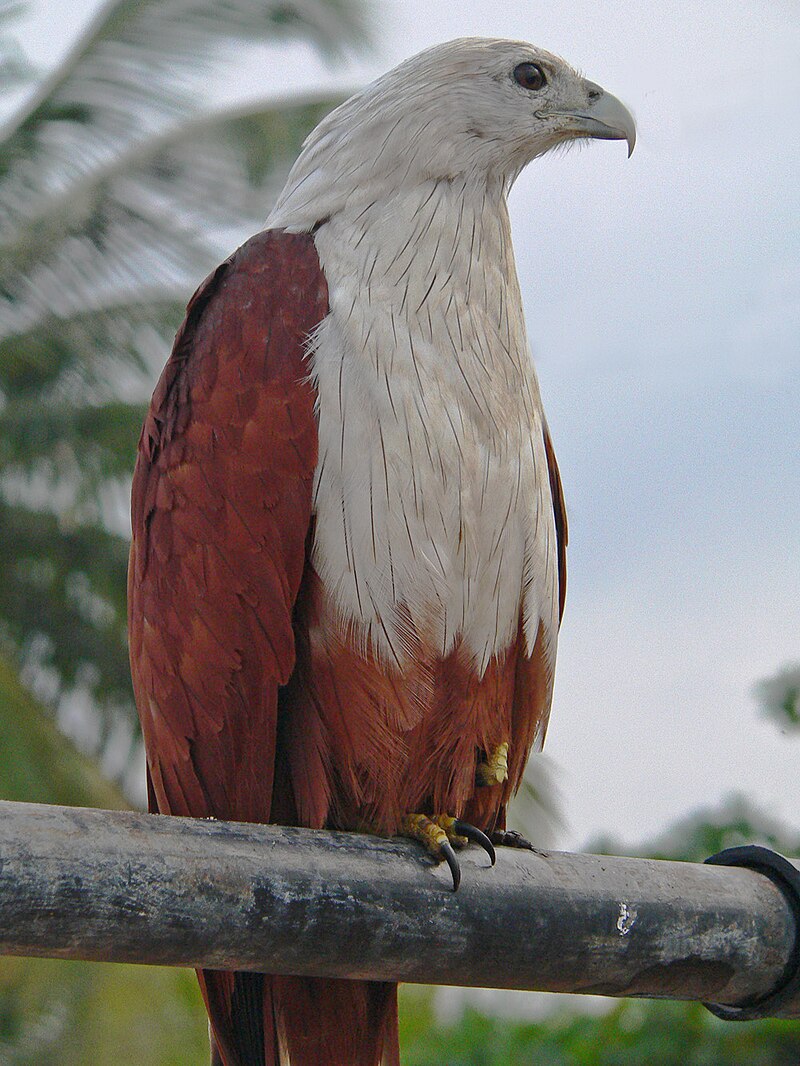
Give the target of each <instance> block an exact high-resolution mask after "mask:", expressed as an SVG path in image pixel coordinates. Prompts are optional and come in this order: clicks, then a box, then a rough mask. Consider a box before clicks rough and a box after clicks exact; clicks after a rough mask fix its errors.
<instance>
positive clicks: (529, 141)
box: [273, 37, 636, 224]
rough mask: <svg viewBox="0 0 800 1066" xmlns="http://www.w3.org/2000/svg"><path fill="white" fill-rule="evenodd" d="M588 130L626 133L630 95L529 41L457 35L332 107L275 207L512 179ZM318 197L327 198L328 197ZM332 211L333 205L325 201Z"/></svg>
mask: <svg viewBox="0 0 800 1066" xmlns="http://www.w3.org/2000/svg"><path fill="white" fill-rule="evenodd" d="M583 138H600V139H604V140H624V141H627V144H628V155H630V153H631V152H632V151H633V146H634V142H635V139H636V127H635V124H634V120H633V116H632V115H631V113H630V112H629V111H628V110H627V108H625V107H624V105H623V104H622V103H620V101H619V100H618V99H617V98H616V97H615V96H612V95H611V94H610V93H607V92H606V91H605V90H604V89H602V88H601V87H600V86H599V85H596V84H595V83H594V82H591V81H587V80H586V79H585V78H583V77H582V76H581V75H580V74H579V73H578V72H577V71H576V70H574V69H573V68H572V67H571V66H570V65H569V64H568V63H565V62H564V60H563V59H560V58H559V57H558V56H555V55H553V54H552V53H550V52H546V51H544V50H543V49H541V48H536V47H534V46H533V45H531V44H526V43H525V42H522V41H506V40H495V39H489V38H482V37H467V38H460V39H458V40H455V41H449V42H447V43H446V44H440V45H436V46H435V47H433V48H429V49H427V50H426V51H424V52H420V53H419V54H418V55H416V56H413V57H412V58H411V59H408V60H406V61H405V62H403V63H401V64H400V65H399V66H397V67H395V68H394V69H393V70H391V71H389V72H388V73H387V74H384V75H383V76H382V77H380V78H378V79H377V80H376V81H374V82H372V84H370V85H368V86H367V87H366V88H364V89H362V90H361V91H360V92H359V93H357V94H356V95H355V96H353V97H351V98H350V99H349V100H347V101H346V102H345V103H344V104H342V105H341V106H340V107H338V108H337V109H336V110H335V111H333V112H331V114H330V115H328V116H327V117H326V118H325V119H323V121H322V122H321V123H320V124H319V126H318V127H317V128H316V129H315V130H314V131H313V132H312V133H311V135H310V136H309V138H308V140H307V141H306V144H305V146H304V149H303V152H302V154H301V155H300V157H299V159H298V161H297V163H296V164H295V167H294V169H293V171H292V174H291V175H290V178H289V182H288V184H287V187H286V190H285V191H284V193H283V196H282V197H281V200H280V201H279V204H278V208H277V209H276V212H275V213H274V214H273V219H274V218H275V216H276V215H277V222H274V223H273V224H284V223H283V221H282V220H281V216H282V215H283V216H286V215H287V211H286V210H280V209H281V208H284V207H289V206H290V204H289V201H290V200H291V207H292V209H293V210H292V211H290V212H288V214H289V215H291V214H295V215H296V213H297V210H298V209H299V208H301V205H302V204H303V203H306V204H308V205H310V201H311V200H312V199H317V197H320V198H321V199H322V200H323V201H324V200H326V199H328V200H336V199H337V197H336V196H335V195H332V194H333V187H334V186H337V187H338V191H339V197H341V195H342V194H343V193H344V192H345V187H349V188H350V189H352V190H353V191H354V192H355V191H356V190H362V191H366V190H370V192H371V193H375V192H377V193H378V194H379V195H380V194H386V193H389V194H390V193H391V190H392V186H395V187H397V186H401V185H405V184H408V183H415V182H420V181H429V180H431V179H434V180H437V179H441V180H444V179H449V180H453V179H459V178H465V179H467V180H475V181H477V182H499V184H500V185H502V186H503V187H504V188H507V187H508V186H509V185H510V184H511V182H512V181H513V180H514V179H515V178H516V176H517V175H518V174H519V172H520V170H521V169H522V168H523V167H524V166H525V165H526V164H527V163H529V162H530V161H531V160H532V159H534V158H536V157H537V156H540V155H543V154H544V153H545V152H547V151H549V150H550V149H552V148H555V147H557V146H559V145H562V144H564V143H566V142H569V141H575V140H579V139H583ZM317 206H320V205H319V204H318V205H317ZM325 213H326V214H327V213H330V211H329V210H328V209H327V208H326V209H325Z"/></svg>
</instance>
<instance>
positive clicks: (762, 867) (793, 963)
mask: <svg viewBox="0 0 800 1066" xmlns="http://www.w3.org/2000/svg"><path fill="white" fill-rule="evenodd" d="M705 861H706V862H707V863H709V864H711V865H712V866H744V867H746V868H747V869H749V870H756V871H757V872H758V873H760V874H763V875H764V876H765V877H768V878H769V879H770V881H772V883H773V884H774V885H776V886H777V887H778V888H779V889H780V890H781V892H782V893H783V895H784V897H785V899H786V902H787V903H788V904H789V907H790V909H791V911H792V914H793V915H794V928H795V932H794V945H793V947H792V951H791V953H790V955H789V958H788V960H787V963H786V968H785V969H784V971H783V974H782V975H781V978H780V980H779V981H778V983H777V984H776V985H775V988H774V989H773V990H772V991H771V992H768V993H767V994H766V995H765V996H757V997H755V998H753V999H750V1000H746V1001H745V1002H743V1003H738V1004H737V1005H736V1006H735V1007H728V1006H725V1005H723V1004H721V1003H705V1004H704V1006H705V1007H707V1008H708V1010H710V1011H711V1013H712V1014H715V1015H716V1016H717V1017H718V1018H724V1019H725V1021H731V1022H749V1021H753V1020H754V1019H756V1018H775V1017H780V1015H781V1011H780V1008H781V1007H782V1006H783V1004H784V1003H787V1002H789V1001H791V1000H795V1001H797V1002H800V870H798V869H797V867H796V866H795V865H794V863H792V862H790V861H789V860H788V859H786V858H784V857H783V855H779V854H778V852H777V851H772V850H771V849H770V848H763V847H760V846H759V845H757V844H747V845H745V846H744V847H740V848H726V849H725V850H724V851H719V852H717V854H716V855H711V856H709V858H707V859H706V860H705ZM796 1010H797V1008H796V1006H795V1010H794V1011H793V1012H792V1013H791V1014H790V1015H788V1016H789V1017H797V1013H796ZM786 1016H787V1015H784V1017H786Z"/></svg>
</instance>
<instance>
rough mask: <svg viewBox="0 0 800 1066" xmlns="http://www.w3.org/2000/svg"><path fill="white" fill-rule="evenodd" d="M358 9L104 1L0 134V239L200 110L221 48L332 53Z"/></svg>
mask: <svg viewBox="0 0 800 1066" xmlns="http://www.w3.org/2000/svg"><path fill="white" fill-rule="evenodd" d="M359 11H360V8H359V7H358V6H356V5H354V4H353V3H351V2H348V0H111V2H109V3H107V4H106V5H105V6H104V7H103V8H102V9H101V10H100V12H99V13H98V15H97V16H96V18H95V19H94V21H93V22H92V24H91V25H90V27H89V28H88V30H87V31H86V33H85V34H84V35H83V37H82V38H81V40H80V41H78V43H77V45H76V46H75V48H74V49H73V51H72V52H71V54H70V56H69V57H68V58H67V60H66V61H65V62H64V64H62V66H61V67H60V68H59V69H58V70H57V71H56V72H55V73H54V74H53V75H52V77H51V78H49V79H47V80H46V81H45V82H44V83H43V85H42V86H41V87H40V90H39V91H38V93H36V94H35V96H34V97H33V98H32V99H31V100H30V101H29V102H28V103H27V105H26V106H25V108H24V109H23V111H22V112H21V113H20V114H18V115H17V116H15V117H14V118H13V119H12V120H11V122H10V123H9V124H8V127H7V129H6V132H5V136H0V233H6V232H8V231H9V230H10V231H12V232H13V230H14V229H15V228H16V226H17V225H18V223H19V220H20V219H21V218H25V217H30V215H31V214H33V215H35V214H38V212H39V211H40V210H41V207H42V203H43V202H46V201H47V200H49V199H50V198H51V197H52V196H54V195H58V193H59V192H63V191H64V190H66V189H68V188H69V187H70V186H72V185H73V184H75V183H76V182H78V181H80V179H81V178H82V176H83V175H85V174H87V173H90V172H92V171H95V170H97V169H98V167H102V166H105V165H107V164H108V163H109V161H110V160H112V159H114V158H116V157H117V156H118V155H119V154H121V153H124V152H126V151H127V150H128V149H129V147H130V146H131V145H132V144H136V143H139V142H141V141H143V140H146V139H147V138H148V137H149V136H151V135H152V133H153V132H154V131H156V130H161V129H163V128H164V126H165V124H167V123H168V122H170V121H173V122H174V121H175V120H176V118H178V117H180V116H186V115H189V114H191V113H193V112H196V111H197V110H198V107H202V102H203V101H202V96H201V94H200V93H199V92H198V88H197V84H196V79H197V75H198V71H199V70H201V69H203V68H205V69H207V70H210V69H211V68H212V67H213V66H214V64H215V63H218V62H219V60H220V59H221V58H222V55H223V49H222V48H221V46H222V45H224V44H229V43H230V42H231V41H232V40H236V39H239V40H249V41H253V40H261V41H280V40H284V39H286V38H287V37H294V38H297V39H303V40H311V41H312V42H313V43H315V44H316V45H318V46H320V47H322V48H324V49H326V50H327V51H333V52H339V51H341V50H342V49H343V48H344V47H345V45H348V44H353V43H355V42H358V41H360V40H362V39H363V28H362V24H361V19H360V18H359V17H358V12H359ZM192 79H194V80H195V84H194V86H193V91H190V88H192Z"/></svg>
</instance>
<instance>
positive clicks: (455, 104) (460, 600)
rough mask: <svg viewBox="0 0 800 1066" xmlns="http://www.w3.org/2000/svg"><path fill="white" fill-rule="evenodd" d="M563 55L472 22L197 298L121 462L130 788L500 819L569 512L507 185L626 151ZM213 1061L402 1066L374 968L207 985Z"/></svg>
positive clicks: (533, 711)
mask: <svg viewBox="0 0 800 1066" xmlns="http://www.w3.org/2000/svg"><path fill="white" fill-rule="evenodd" d="M634 136H635V132H634V122H633V119H632V117H631V115H630V114H629V112H628V111H627V110H626V109H625V108H624V107H623V105H622V104H621V103H620V102H619V101H618V100H617V99H616V98H615V97H613V96H611V95H610V94H609V93H607V92H605V91H604V90H603V89H602V88H600V86H599V85H595V84H594V83H593V82H590V81H587V80H586V79H584V78H583V77H581V76H580V75H579V74H578V73H577V72H576V71H575V70H573V69H572V68H571V67H570V66H568V65H567V64H566V63H565V62H564V61H563V60H561V59H559V58H557V57H556V56H554V55H551V54H550V53H549V52H545V51H542V50H541V49H539V48H535V47H533V46H532V45H530V44H525V43H523V42H519V41H505V40H487V39H481V38H468V39H463V40H456V41H451V42H450V43H448V44H443V45H439V46H437V47H435V48H431V49H429V50H427V51H425V52H423V53H421V54H420V55H417V56H415V57H414V58H412V59H410V60H408V61H406V62H404V63H402V64H401V65H400V66H399V67H397V68H396V69H395V70H393V71H391V72H390V73H388V74H386V75H384V76H383V77H381V78H379V79H378V80H377V81H376V82H374V83H373V84H372V85H369V86H368V87H367V88H365V89H364V90H362V91H361V92H359V93H357V94H356V95H355V96H354V97H352V98H351V99H350V100H348V101H347V102H346V103H344V104H342V106H341V107H339V108H337V109H336V110H335V111H333V112H332V113H331V114H330V115H328V116H327V118H325V119H324V120H323V121H322V122H321V123H320V124H319V126H317V128H316V129H315V130H314V131H313V132H312V133H311V134H310V136H309V137H308V139H307V140H306V142H305V145H304V147H303V150H302V152H301V154H300V156H299V158H298V159H297V161H296V163H295V165H294V167H293V169H292V171H291V173H290V175H289V178H288V181H287V183H286V187H285V189H284V190H283V192H282V194H281V196H280V198H279V199H278V202H277V204H276V205H275V208H274V210H273V211H272V214H271V215H270V216H269V219H268V221H267V224H266V229H265V230H264V231H263V232H261V233H259V234H257V235H256V236H255V237H253V238H252V239H251V240H249V241H247V242H246V243H245V244H244V245H242V247H241V248H239V249H238V251H236V252H234V254H233V255H232V256H231V257H230V258H229V259H228V260H226V261H225V262H224V263H223V264H222V265H221V266H219V267H218V268H217V269H216V270H215V271H214V272H213V274H211V276H210V277H209V278H207V279H206V281H204V282H203V284H202V285H201V286H200V288H199V289H198V290H197V292H196V293H195V295H194V296H193V297H192V300H191V302H190V303H189V306H188V310H187V314H186V319H185V321H184V323H183V325H182V326H181V328H180V330H179V331H178V335H177V338H176V340H175V346H174V349H173V351H172V354H171V356H170V358H169V361H168V363H167V365H166V368H165V370H164V372H163V374H162V376H161V379H160V381H159V383H158V385H157V387H156V390H155V393H154V396H153V400H152V404H151V406H150V411H149V414H148V416H147V420H146V422H145V426H144V429H143V432H142V437H141V442H140V447H139V457H138V463H137V466H136V473H135V475H134V481H133V505H132V509H133V547H132V552H131V566H130V581H129V601H130V647H131V660H132V665H133V678H134V684H135V690H136V700H137V704H138V708H139V714H140V717H141V721H142V728H143V731H144V739H145V744H146V749H147V784H148V792H149V800H150V807H151V810H153V811H160V812H163V813H167V814H175V815H192V816H195V817H212V816H213V817H215V818H221V819H234V820H240V821H253V822H274V823H279V824H288V825H300V826H309V827H312V828H316V829H323V828H337V829H349V830H358V831H363V832H368V833H378V834H384V835H387V834H402V835H406V836H411V837H414V838H416V839H418V840H420V841H422V842H423V843H425V844H426V846H427V847H428V848H429V850H430V851H431V852H432V853H433V854H435V855H437V856H438V857H439V858H442V857H444V858H446V859H447V861H448V862H449V863H450V866H451V869H452V871H453V881H454V887H456V888H457V887H458V879H459V876H460V874H459V869H458V861H457V858H456V857H455V854H454V852H453V846H455V847H459V846H464V845H465V844H466V843H467V841H468V839H472V840H477V841H478V842H479V843H481V844H482V845H483V846H484V847H485V848H486V849H487V850H488V851H489V852H490V854H491V853H492V851H493V844H495V843H499V844H507V843H516V844H522V843H525V842H524V841H522V840H521V839H520V838H517V837H515V836H514V835H513V834H509V833H506V832H505V825H506V807H507V805H508V802H509V800H510V799H511V797H512V796H513V795H514V792H515V790H516V789H517V788H518V787H519V784H520V781H521V780H522V774H523V770H524V767H525V763H526V761H527V759H528V755H529V753H530V752H531V750H532V749H536V748H538V747H540V746H541V743H542V740H543V737H544V733H545V729H546V726H547V720H548V715H549V711H550V702H551V694H552V686H553V670H554V665H555V655H556V638H557V633H558V627H559V622H560V618H561V613H562V611H563V606H564V592H565V577H566V571H565V546H566V540H567V523H566V517H565V511H564V501H563V497H562V492H561V484H560V481H559V475H558V469H557V467H556V461H555V456H554V453H553V446H552V444H551V441H550V435H549V433H548V429H547V423H546V420H545V417H544V413H543V410H542V401H541V397H540V393H539V385H538V382H537V378H536V372H535V370H534V366H533V363H532V360H531V355H530V350H529V347H528V339H527V336H526V331H525V321H524V317H523V309H522V299H521V296H520V289H519V284H518V281H517V274H516V270H515V266H514V256H513V251H512V246H511V231H510V225H509V217H508V210H507V206H506V197H507V194H508V191H509V188H510V186H511V185H512V183H513V181H514V179H515V178H516V177H517V175H518V174H519V173H520V171H521V170H522V168H523V167H524V166H525V165H526V164H527V163H529V162H530V161H531V160H532V159H534V158H535V157H537V156H540V155H542V154H543V153H545V152H547V151H548V150H549V149H551V148H554V147H556V146H558V145H562V144H564V143H565V142H567V141H572V140H575V139H580V138H589V137H592V138H603V139H608V140H626V141H627V142H628V147H629V154H630V150H632V149H633V144H634ZM200 982H201V986H202V989H203V995H204V998H205V1002H206V1005H207V1007H208V1012H209V1016H210V1020H211V1030H212V1045H213V1052H212V1054H213V1061H215V1062H216V1063H221V1064H224V1066H279V1064H284V1066H285V1064H287V1063H291V1066H376V1064H378V1063H380V1062H383V1063H386V1064H395V1066H396V1064H397V1063H398V1061H399V1059H398V1047H397V1005H396V1002H397V1001H396V986H394V985H390V984H381V983H376V982H350V981H335V980H327V979H326V980H323V979H310V978H294V977H272V976H265V975H261V974H252V973H250V974H245V973H220V972H215V971H205V972H202V973H200Z"/></svg>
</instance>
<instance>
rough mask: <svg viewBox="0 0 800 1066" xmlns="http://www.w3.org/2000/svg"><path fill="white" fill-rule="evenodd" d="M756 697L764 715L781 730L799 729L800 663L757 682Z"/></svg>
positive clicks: (785, 667) (786, 667) (788, 666)
mask: <svg viewBox="0 0 800 1066" xmlns="http://www.w3.org/2000/svg"><path fill="white" fill-rule="evenodd" d="M756 697H757V699H758V701H759V703H760V704H761V706H762V708H763V709H764V712H765V714H767V715H768V716H769V717H770V718H772V719H773V721H774V722H775V723H776V724H777V725H778V726H780V727H781V728H782V729H791V730H798V729H800V663H792V664H791V665H787V666H784V667H782V668H781V669H780V670H778V671H777V673H775V674H773V675H772V677H768V678H765V679H764V680H763V681H759V683H758V685H757V686H756Z"/></svg>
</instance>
